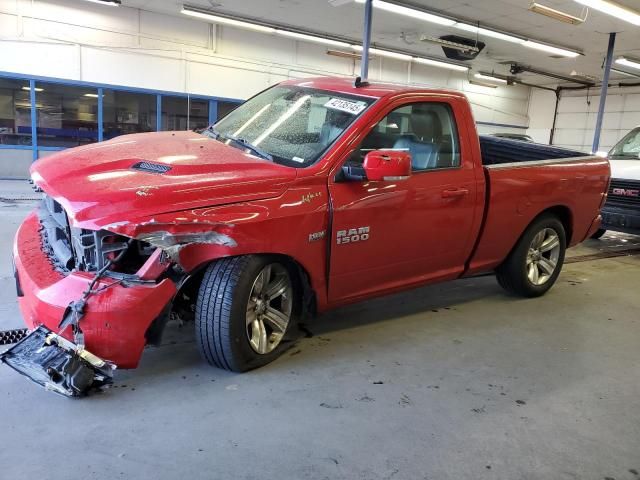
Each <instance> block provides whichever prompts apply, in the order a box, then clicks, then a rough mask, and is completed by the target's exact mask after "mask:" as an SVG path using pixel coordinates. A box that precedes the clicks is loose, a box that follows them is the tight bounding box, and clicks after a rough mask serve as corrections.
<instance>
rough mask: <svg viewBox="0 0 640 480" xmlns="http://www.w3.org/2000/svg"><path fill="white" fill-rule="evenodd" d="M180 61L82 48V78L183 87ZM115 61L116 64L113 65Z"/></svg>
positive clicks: (97, 80)
mask: <svg viewBox="0 0 640 480" xmlns="http://www.w3.org/2000/svg"><path fill="white" fill-rule="evenodd" d="M183 63H184V62H183V61H182V60H178V59H172V58H163V57H159V56H151V55H136V54H134V53H127V52H116V51H111V50H101V49H94V48H83V49H82V79H83V80H86V81H89V82H100V83H109V84H115V85H130V86H132V87H139V88H152V89H156V90H176V87H178V88H179V90H183V89H184V78H185V77H184V75H185V72H184V66H183ZM115 65H117V66H118V68H114V66H115Z"/></svg>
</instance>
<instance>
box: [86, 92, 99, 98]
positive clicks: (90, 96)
mask: <svg viewBox="0 0 640 480" xmlns="http://www.w3.org/2000/svg"><path fill="white" fill-rule="evenodd" d="M83 96H84V97H89V98H98V94H97V93H85V94H84V95H83Z"/></svg>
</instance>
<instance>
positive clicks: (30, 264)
mask: <svg viewBox="0 0 640 480" xmlns="http://www.w3.org/2000/svg"><path fill="white" fill-rule="evenodd" d="M39 228H40V224H39V221H38V218H37V216H36V214H35V213H32V214H30V215H29V216H28V217H27V218H26V220H25V221H24V222H23V223H22V225H21V226H20V228H19V229H18V233H17V234H16V238H15V242H14V247H13V257H14V263H15V269H16V286H17V289H18V303H19V305H20V310H21V312H22V316H23V318H24V320H25V323H26V324H27V326H28V327H29V328H30V329H34V328H36V327H37V326H39V325H44V326H46V327H47V328H49V329H50V330H52V331H53V332H57V331H58V324H59V323H60V321H61V320H62V318H63V316H64V314H65V311H66V309H67V307H68V306H69V304H70V303H71V302H72V301H76V300H78V299H79V298H80V297H81V296H82V293H83V292H84V291H85V290H86V289H87V286H88V284H89V283H90V282H91V280H92V278H93V276H94V275H93V274H91V273H88V272H72V273H70V274H67V275H65V274H62V273H60V272H58V271H56V270H55V268H54V267H53V266H52V264H51V262H50V260H49V258H48V257H47V255H46V254H45V253H44V251H43V249H42V242H41V237H40V233H39ZM114 282H116V280H114V279H113V278H110V277H104V278H102V279H101V280H99V282H98V284H97V285H96V288H99V287H103V286H105V287H106V286H108V288H105V289H104V290H103V291H101V292H99V293H97V294H95V295H92V296H91V297H90V298H89V299H88V301H87V304H86V306H85V309H84V316H83V317H82V319H81V320H80V326H81V328H82V331H83V333H84V339H85V345H86V348H87V350H89V351H90V352H92V353H93V354H95V355H97V356H98V357H100V358H102V359H105V360H107V361H109V362H112V363H114V364H115V365H117V367H118V368H135V367H137V365H138V362H139V360H140V356H141V355H142V350H143V349H144V346H145V344H146V338H145V334H146V332H147V329H148V328H149V326H150V325H151V323H152V322H153V321H154V320H155V319H156V318H158V317H159V316H160V315H161V314H162V313H163V311H164V310H165V307H166V306H167V304H168V303H169V302H170V301H171V300H172V298H173V297H174V295H175V294H176V285H175V283H174V282H172V281H171V280H169V279H166V278H165V279H163V280H160V281H159V282H157V283H156V282H130V281H127V282H123V283H118V284H113V283H114ZM110 284H113V285H110ZM60 333H61V335H62V336H63V337H65V338H67V339H69V340H73V335H72V333H71V328H70V327H69V328H67V329H65V330H64V331H63V332H60Z"/></svg>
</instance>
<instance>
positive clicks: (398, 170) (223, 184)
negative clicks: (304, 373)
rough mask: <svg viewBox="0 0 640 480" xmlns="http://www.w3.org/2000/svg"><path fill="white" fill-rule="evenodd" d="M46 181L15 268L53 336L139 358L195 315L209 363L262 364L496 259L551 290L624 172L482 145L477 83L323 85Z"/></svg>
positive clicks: (526, 291) (95, 154)
mask: <svg viewBox="0 0 640 480" xmlns="http://www.w3.org/2000/svg"><path fill="white" fill-rule="evenodd" d="M32 178H33V181H34V182H35V184H37V186H39V187H40V188H42V190H43V191H44V193H45V198H44V201H43V203H42V205H41V206H40V207H39V208H38V209H37V211H35V212H33V213H32V214H30V215H29V216H28V217H27V218H26V220H25V221H24V223H23V224H22V226H21V227H20V229H19V231H18V233H17V236H16V240H15V246H14V261H15V277H16V285H17V289H18V301H19V304H20V308H21V311H22V314H23V316H24V319H25V321H26V324H27V325H28V327H29V328H30V329H36V327H38V326H40V325H43V327H40V328H37V329H36V331H39V332H40V333H39V335H40V336H39V337H38V340H37V341H38V342H40V343H43V344H46V345H48V346H50V347H52V348H53V347H55V348H57V349H60V348H63V349H66V350H67V352H75V353H74V355H75V357H74V358H76V359H77V358H81V360H82V361H83V362H85V363H89V364H91V365H93V367H94V370H96V369H97V370H99V368H98V366H100V365H101V366H102V367H104V366H105V365H106V364H107V363H108V362H106V361H107V360H108V361H109V362H112V363H113V364H115V365H117V366H118V367H120V368H134V367H136V366H137V364H138V361H139V359H140V356H141V354H142V351H143V348H144V346H145V345H146V344H149V343H154V342H158V341H159V338H160V335H161V332H162V329H163V327H164V325H165V323H166V322H167V319H169V318H170V316H171V315H174V316H175V315H184V314H185V312H186V313H187V314H188V312H192V313H193V314H194V316H195V328H196V337H197V345H198V348H199V349H200V351H201V353H202V355H203V356H204V358H205V359H206V360H207V361H208V362H209V363H211V364H213V365H215V366H218V367H221V368H225V369H228V370H233V371H245V370H248V369H252V368H255V367H259V366H261V365H264V364H266V363H268V362H270V361H272V360H273V359H275V358H276V357H277V356H278V355H280V354H281V353H282V351H283V349H284V348H286V343H287V342H284V341H283V340H284V339H286V338H288V336H290V335H291V334H292V332H293V331H294V327H295V325H296V323H297V322H299V321H300V320H301V319H302V318H303V317H305V316H307V315H309V314H315V313H316V312H322V311H325V310H327V309H330V308H333V307H336V306H339V305H343V304H346V303H349V302H355V301H361V300H366V299H368V298H371V297H374V296H378V295H383V294H387V293H391V292H396V291H399V290H403V289H407V288H412V287H416V286H419V285H424V284H427V283H432V282H440V281H445V280H453V279H456V278H460V277H466V276H470V275H476V274H480V273H483V272H495V273H496V275H497V278H498V281H499V283H500V284H501V285H502V286H503V287H504V288H505V289H506V290H507V291H509V292H512V293H514V294H518V295H523V296H527V297H534V296H539V295H542V294H544V293H545V292H546V291H547V290H548V289H549V288H550V287H551V286H552V285H553V283H554V282H555V281H556V279H557V277H558V274H559V273H560V270H561V268H562V264H563V260H564V255H565V249H566V248H567V247H569V246H572V245H575V244H577V243H579V242H581V241H582V240H584V239H585V238H589V236H590V235H592V234H593V233H594V232H595V231H596V230H597V229H598V228H599V225H600V216H599V211H600V207H601V206H602V205H603V203H604V201H605V198H606V192H607V187H608V183H609V165H608V162H607V160H606V159H602V158H599V157H595V156H585V155H584V154H581V153H579V152H572V151H568V150H563V149H558V148H554V147H547V146H543V145H534V144H526V143H523V142H517V141H511V140H507V139H499V138H493V137H480V138H479V137H478V134H477V131H476V128H475V122H474V119H473V116H472V112H471V108H470V105H469V102H468V101H467V99H466V97H465V96H464V95H463V94H461V93H457V92H453V91H445V90H434V89H425V88H417V87H407V86H397V85H387V84H367V83H364V82H356V83H354V82H353V80H350V79H338V78H317V79H304V80H293V81H286V82H283V83H280V84H279V85H276V86H274V87H272V88H270V89H267V90H265V91H263V92H262V93H259V94H258V95H256V96H255V97H253V98H251V99H250V100H248V101H247V102H245V103H244V104H242V105H241V106H240V107H238V108H237V109H236V110H234V111H233V112H231V113H230V114H229V115H227V116H226V117H225V118H223V119H222V120H220V121H219V122H218V123H217V124H215V125H212V126H211V127H209V128H208V129H206V130H204V131H202V132H200V133H194V132H163V133H143V134H135V135H126V136H121V137H118V138H115V139H113V140H110V141H107V142H103V143H98V144H93V145H90V146H84V147H79V148H74V149H71V150H66V151H64V152H60V153H58V154H56V155H53V156H50V157H47V158H46V159H42V160H39V161H38V162H36V163H35V164H34V165H33V167H32ZM43 329H44V333H43V331H42V330H43ZM27 338H29V337H27ZM65 338H66V340H64V339H65ZM25 352H26V353H25ZM29 352H31V351H30V350H28V349H23V351H13V352H11V351H10V352H9V354H5V355H4V357H3V361H5V362H7V363H11V359H12V358H13V359H17V358H18V357H19V356H20V355H27V354H30V353H29ZM88 352H91V354H89V353H88ZM31 353H32V352H31ZM92 354H93V355H92ZM11 355H13V357H12V356H11ZM61 358H62V359H63V360H65V361H67V363H69V361H70V359H71V358H72V357H70V356H63V357H61ZM101 359H102V360H101ZM33 361H34V362H35V363H36V364H37V365H36V366H34V367H33V368H34V369H37V368H40V372H39V373H37V374H36V373H34V371H33V369H32V370H29V371H25V369H24V368H23V370H22V373H26V374H27V375H29V376H31V377H32V379H35V380H36V381H38V383H42V384H46V385H47V386H49V387H51V384H52V383H55V384H56V385H57V386H58V387H55V388H58V389H59V390H65V391H66V392H71V393H78V392H77V391H78V390H82V388H83V386H86V385H84V384H83V383H82V376H81V375H79V374H78V373H77V372H82V369H81V368H80V367H79V366H78V365H76V367H77V368H76V370H72V369H71V367H69V366H68V365H67V363H64V362H62V360H60V361H58V363H57V364H55V365H54V364H52V363H51V362H49V363H46V362H47V361H48V360H46V359H42V358H39V359H37V360H33ZM101 361H102V363H100V362H101ZM61 362H62V363H61ZM15 363H18V362H17V361H16V362H14V365H12V366H13V367H14V368H16V365H15ZM62 364H64V365H62ZM18 369H19V368H18ZM26 370H28V369H26ZM43 372H45V373H43ZM74 372H75V373H74ZM102 374H103V376H104V375H106V376H108V374H104V368H103V372H102ZM74 375H76V376H75V377H74ZM47 376H48V377H47ZM98 376H99V375H97V376H96V378H97V377H98ZM34 377H35V378H34ZM94 380H95V379H94ZM74 382H75V383H74ZM89 383H90V382H89Z"/></svg>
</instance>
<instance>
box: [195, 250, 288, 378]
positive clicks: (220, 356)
mask: <svg viewBox="0 0 640 480" xmlns="http://www.w3.org/2000/svg"><path fill="white" fill-rule="evenodd" d="M294 279H295V274H294V272H293V270H292V269H291V268H290V266H289V265H287V264H284V263H281V262H279V261H278V260H277V259H275V258H274V257H269V256H256V255H247V256H241V257H231V258H223V259H221V260H217V261H216V262H214V263H212V264H211V265H209V267H208V268H207V270H206V271H205V274H204V278H203V279H202V283H201V285H200V290H199V292H198V300H197V302H196V316H195V326H196V341H197V344H198V348H199V350H200V353H201V354H202V356H203V357H204V358H205V360H207V362H209V363H210V364H211V365H214V366H216V367H219V368H223V369H225V370H231V371H234V372H245V371H247V370H252V369H254V368H258V367H261V366H263V365H266V364H267V363H269V362H272V361H273V360H275V359H276V358H277V357H278V356H279V355H280V354H281V353H282V352H283V351H284V349H285V348H286V344H287V341H286V340H287V339H288V337H289V334H290V332H291V331H292V330H293V327H294V325H295V323H296V321H297V318H298V316H299V315H298V312H299V301H298V300H297V299H298V298H299V295H297V286H296V284H295V281H294Z"/></svg>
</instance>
